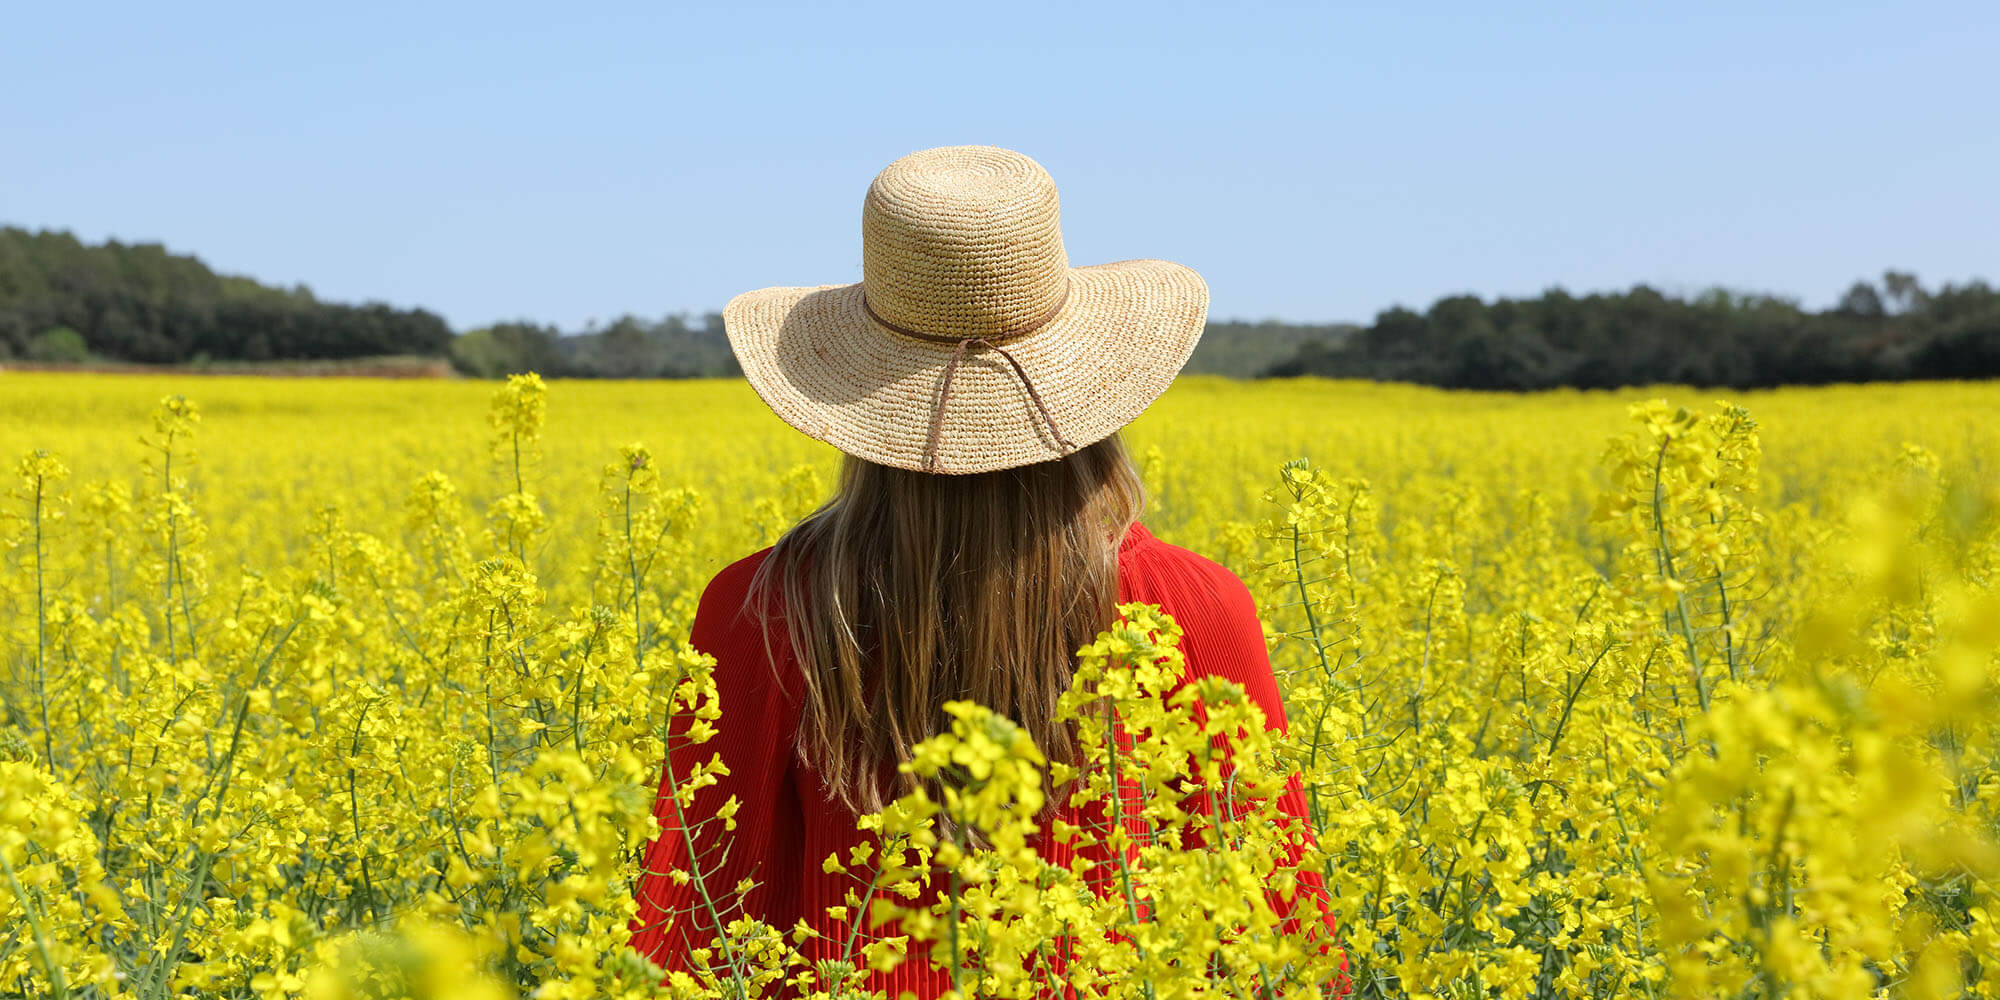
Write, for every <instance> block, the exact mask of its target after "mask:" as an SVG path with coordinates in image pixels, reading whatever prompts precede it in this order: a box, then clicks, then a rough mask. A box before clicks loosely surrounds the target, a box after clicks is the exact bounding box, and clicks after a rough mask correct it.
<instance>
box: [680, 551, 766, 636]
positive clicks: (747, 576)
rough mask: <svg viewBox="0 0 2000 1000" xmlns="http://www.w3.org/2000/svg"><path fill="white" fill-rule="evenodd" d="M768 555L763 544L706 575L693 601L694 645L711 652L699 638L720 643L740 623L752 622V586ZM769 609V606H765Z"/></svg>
mask: <svg viewBox="0 0 2000 1000" xmlns="http://www.w3.org/2000/svg"><path fill="white" fill-rule="evenodd" d="M770 557H771V548H770V547H768V546H767V547H765V548H762V549H758V550H757V551H755V552H752V553H750V554H749V555H747V556H744V557H743V558H741V559H738V560H736V561H735V562H732V563H730V564H729V565H727V566H724V567H723V568H722V569H721V570H720V571H719V572H717V573H716V574H715V575H714V576H712V577H710V578H709V581H708V583H707V585H706V586H704V587H703V588H702V591H701V599H700V601H699V602H698V603H697V604H696V605H695V615H694V634H695V638H696V640H697V641H696V643H695V645H696V646H697V648H702V649H703V651H704V652H709V653H714V652H716V650H714V649H711V648H707V647H706V646H704V645H703V643H702V642H701V641H700V640H702V639H707V640H708V645H710V646H714V645H720V644H721V642H720V640H726V638H727V637H730V636H734V635H739V634H741V633H742V629H741V627H740V626H742V625H745V624H749V623H752V622H753V621H754V620H755V618H756V616H754V615H752V614H751V597H752V590H753V589H754V587H755V584H756V580H757V571H758V570H759V569H761V568H762V567H763V565H764V561H765V560H767V559H769V558H770ZM767 610H770V609H767Z"/></svg>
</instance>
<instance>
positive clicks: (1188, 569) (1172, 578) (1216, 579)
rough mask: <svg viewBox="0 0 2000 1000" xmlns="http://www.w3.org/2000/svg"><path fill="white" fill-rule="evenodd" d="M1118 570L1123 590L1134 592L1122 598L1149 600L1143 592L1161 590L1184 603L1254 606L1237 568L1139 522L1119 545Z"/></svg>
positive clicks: (1248, 589) (1160, 591)
mask: <svg viewBox="0 0 2000 1000" xmlns="http://www.w3.org/2000/svg"><path fill="white" fill-rule="evenodd" d="M1118 569H1119V577H1120V580H1121V584H1123V586H1122V587H1121V589H1129V590H1131V591H1133V596H1131V597H1121V600H1145V597H1144V596H1141V595H1143V594H1149V593H1160V594H1163V595H1167V596H1172V597H1175V598H1177V599H1179V601H1180V602H1181V603H1187V602H1189V601H1202V602H1206V601H1211V600H1221V601H1224V602H1226V603H1229V604H1232V605H1240V606H1241V607H1243V608H1244V609H1246V610H1247V609H1249V608H1250V606H1251V599H1250V588H1249V587H1248V586H1246V585H1245V584H1244V583H1243V579H1242V578H1241V577H1239V576H1237V575H1236V573H1235V571H1233V570H1231V569H1230V568H1229V567H1227V566H1224V565H1223V564H1221V563H1219V562H1216V561H1215V560H1214V559H1211V558H1209V557H1208V556H1205V555H1202V554H1201V553H1199V552H1196V551H1194V550H1193V549H1189V548H1183V547H1182V546H1179V545H1175V544H1174V543H1172V542H1169V541H1167V540H1166V539H1163V538H1160V537H1159V536H1157V535H1154V534H1153V533H1152V532H1151V531H1148V530H1147V529H1146V528H1145V527H1143V526H1141V525H1139V524H1136V523H1135V524H1134V525H1133V526H1132V533H1131V534H1128V535H1127V536H1126V539H1125V543H1124V544H1123V545H1121V546H1120V547H1119V550H1118ZM1149 603H1158V602H1149Z"/></svg>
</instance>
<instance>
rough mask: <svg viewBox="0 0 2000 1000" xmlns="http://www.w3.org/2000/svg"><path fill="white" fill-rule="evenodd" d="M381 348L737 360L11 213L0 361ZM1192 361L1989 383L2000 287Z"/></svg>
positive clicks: (1242, 348)
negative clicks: (401, 296) (442, 309)
mask: <svg viewBox="0 0 2000 1000" xmlns="http://www.w3.org/2000/svg"><path fill="white" fill-rule="evenodd" d="M379 355H418V356H424V357H434V358H449V359H450V361H451V363H452V365H453V367H455V368H456V369H457V370H459V371H460V372H463V373H465V374H468V375H474V376H480V377H486V378H495V377H499V376H502V375H505V374H508V373H511V372H521V371H530V370H532V371H538V372H541V373H543V374H545V375H550V376H566V377H572V378H686V377H714V376H733V375H736V374H738V373H739V370H738V368H737V366H736V361H735V358H734V357H733V355H732V354H731V353H730V350H729V342H728V338H727V337H726V336H725V335H724V333H723V326H722V316H721V314H719V313H715V312H710V313H705V314H703V315H701V316H700V317H698V318H697V317H691V316H688V315H685V314H677V315H669V316H666V317H664V318H662V319H658V320H650V319H643V318H640V317H636V316H622V317H619V318H618V319H616V320H614V321H612V322H611V323H610V324H609V325H608V326H601V327H600V326H598V325H596V324H594V323H593V324H592V325H590V326H589V327H587V328H586V329H584V330H581V331H572V332H564V331H562V330H561V329H559V328H557V327H554V326H550V325H545V324H539V323H535V322H531V321H527V320H518V321H511V322H503V323H495V324H492V325H489V326H483V327H479V328H476V329H472V330H467V331H465V332H463V333H454V332H453V331H452V329H451V328H450V327H449V326H448V325H447V324H446V323H445V322H444V320H443V319H442V318H440V317H439V316H437V315H436V314H434V313H431V312H428V311H426V310H423V309H404V308H397V307H393V306H389V305H386V304H383V303H379V302H370V303H365V304H362V305H348V304H342V303H333V302H324V301H321V300H319V299H318V298H316V297H315V296H314V295H313V294H312V292H311V291H310V290H309V289H307V288H305V287H304V286H298V287H294V288H290V289H283V288H274V287H270V286H266V285H263V284H260V283H258V282H256V281H253V280H251V279H248V278H242V277H234V276H229V275H220V274H216V273H215V272H213V271H211V270H210V269H209V268H208V267H207V265H205V264H203V263H202V262H201V261H200V260H199V259H197V258H195V257H192V256H187V255H177V254H172V253H169V252H167V250H166V249H165V248H164V247H162V246H160V245H159V244H157V243H141V244H122V243H119V242H117V241H115V240H114V241H108V242H106V243H104V244H102V245H95V246H93V245H88V244H85V243H83V242H82V241H80V240H78V239H77V238H76V237H74V236H72V235H71V234H69V233H67V232H53V231H40V232H29V231H28V230H25V229H18V228H11V227H9V228H0V361H4V360H6V359H8V358H15V357H19V358H27V359H31V360H42V361H82V360H90V359H99V360H110V361H130V362H143V363H155V364H178V363H199V362H202V361H211V360H212V361H263V360H292V359H342V358H357V357H373V356H379ZM1186 370H1187V371H1188V372H1190V373H1196V374H1218V375H1228V376H1232V377H1237V378H1257V377H1266V376H1291V375H1326V376H1335V377H1344V378H1365V379H1376V380H1384V381H1401V382H1419V383H1425V384H1430V385H1439V386H1446V387H1452V388H1477V389H1544V388H1552V387H1555V386H1575V387H1580V388H1610V387H1615V386H1621V385H1638V384H1649V383H1665V382H1672V383H1683V384H1691V385H1705V386H1730V387H1737V388H1747V387H1755V386H1772V385H1783V384H1797V383H1805V384H1812V383H1824V382H1847V381H1871V380H1877V379H1919V378H1988V377H1994V376H2000V291H1996V290H1995V289H1993V288H1991V287H1989V286H1988V285H1987V284H1986V283H1985V282H1983V281H1978V280H1974V281H1969V282H1967V283H1964V284H1959V285H1954V284H1950V283H1947V284H1944V285H1942V286H1939V287H1937V288H1934V289H1928V288H1925V287H1924V286H1923V284H1922V283H1921V282H1920V281H1918V279H1917V278H1916V277H1915V276H1914V275H1910V274H1906V273H1902V272H1897V271H1890V272H1887V273H1885V274H1884V275H1883V276H1882V278H1881V279H1880V281H1879V282H1870V281H1857V282H1855V283H1854V284H1853V286H1851V287H1850V288H1849V289H1848V291H1847V293H1846V294H1845V295H1843V296H1842V297H1841V299H1840V301H1839V302H1838V303H1837V304H1835V305H1834V306H1833V307H1831V308H1828V309H1824V310H1818V311H1814V310H1809V309H1806V308H1804V307H1802V306H1801V305H1799V304H1798V303H1797V302H1796V301H1794V300H1791V299H1786V298H1781V297H1778V296H1773V295H1762V294H1745V293H1741V292H1735V291H1730V290H1726V289H1711V290H1709V291H1706V292H1703V293H1700V294H1698V295H1695V296H1692V297H1678V296H1673V295H1668V294H1665V293H1663V292H1661V291H1659V290H1657V289H1654V288H1651V287H1649V286H1646V285H1637V286H1634V287H1633V288H1632V289H1630V290H1629V291H1623V292H1609V293H1600V294H1589V295H1581V296H1579V295H1572V294H1570V293H1569V292H1567V291H1564V290H1562V289H1560V288H1556V289H1550V290H1549V291H1546V292H1544V293H1542V294H1541V295H1540V296H1538V297H1535V298H1520V299H1513V298H1498V299H1495V300H1493V301H1492V302H1490V303H1489V302H1487V301H1485V300H1483V299H1480V298H1478V297H1476V296H1471V295H1453V296H1446V297H1444V298H1441V299H1439V300H1437V301H1436V302H1435V303H1432V304H1431V306H1430V307H1429V308H1428V309H1425V310H1424V311H1422V312H1418V311H1416V310H1412V309H1408V308H1404V307H1401V306H1398V307H1395V308H1391V309H1387V310H1384V311H1382V312H1381V313H1378V314H1377V315H1376V316H1375V319H1374V321H1373V322H1371V323H1368V324H1365V325H1362V324H1344V323H1333V324H1299V323H1280V322H1277V321H1269V320H1267V321H1264V322H1260V323H1252V322H1244V321H1238V320H1216V321H1211V322H1210V323H1209V324H1208V328H1207V330H1206V331H1205V332H1204V334H1203V336H1202V339H1201V342H1200V343H1199V345H1198V346H1197V347H1196V349H1195V353H1194V356H1193V357H1192V358H1191V359H1190V360H1189V362H1188V365H1187V369H1186Z"/></svg>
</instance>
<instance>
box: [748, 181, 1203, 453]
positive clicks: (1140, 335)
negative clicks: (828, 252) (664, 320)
mask: <svg viewBox="0 0 2000 1000" xmlns="http://www.w3.org/2000/svg"><path fill="white" fill-rule="evenodd" d="M1059 215H1060V212H1059V209H1058V206H1057V202H1056V186H1055V182H1054V181H1053V180H1052V179H1050V177H1049V174H1048V171H1046V170H1043V169H1042V166H1041V164H1039V163H1036V162H1035V161H1034V160H1031V159H1029V158H1028V157H1026V156H1023V155H1021V154H1020V153H1016V152H1013V151H1012V150H1006V149H999V148H996V147H993V146H947V147H943V148H939V149H926V150H922V151H919V152H915V153H911V154H910V155H908V156H905V157H903V158H902V159H900V160H897V161H896V162H894V163H891V164H889V166H888V167H886V168H884V169H883V171H882V172H881V173H880V174H878V175H877V176H876V178H875V181H874V183H872V184H870V185H869V187H868V196H867V199H866V200H865V201H864V202H863V203H862V209H861V252H862V280H861V281H860V282H858V283H855V284H848V285H819V286H812V287H778V288H763V289H759V290H757V291H754V292H745V293H743V294H741V295H738V296H737V297H736V298H734V299H732V300H730V302H729V305H728V306H727V307H726V308H725V309H724V310H723V314H722V315H723V321H724V326H725V328H726V329H727V331H728V334H729V345H730V347H731V349H733V350H734V351H735V352H736V358H737V361H738V362H739V363H741V365H742V366H743V374H744V375H745V376H746V377H747V378H748V379H749V380H750V384H751V385H752V386H753V387H755V388H756V390H757V394H758V395H759V396H761V397H763V399H764V402H765V403H766V404H768V405H769V406H770V407H771V410H772V411H773V412H775V413H777V415H778V416H779V417H781V418H783V419H784V421H785V422H786V423H788V424H791V425H792V426H793V427H796V428H798V429H799V430H801V431H804V432H805V433H806V434H808V435H810V436H812V437H815V438H818V439H819V440H821V441H825V442H826V443H828V444H831V445H833V446H834V447H835V448H838V449H840V450H841V451H843V452H846V453H847V454H850V455H854V456H856V457H859V458H864V459H867V460H869V461H872V462H876V463H879V464H882V465H889V466H894V467H896V468H901V469H913V470H919V471H927V472H936V473H971V472H989V471H992V470H995V469H1007V468H1012V467H1015V466H1020V465H1027V464H1029V463H1032V462H1044V461H1048V460H1051V459H1055V458H1060V457H1062V456H1063V455H1065V454H1068V453H1070V452H1073V451H1075V450H1077V449H1079V448H1082V447H1084V446H1085V445H1089V444H1092V443H1094V442H1097V441H1100V440H1103V439H1104V438H1106V437H1108V436H1110V435H1111V433H1112V432H1114V431H1116V430H1118V429H1119V428H1120V427H1123V426H1125V425H1126V424H1127V423H1130V422H1131V421H1132V419H1133V418H1134V417H1137V416H1138V415H1139V413H1140V411H1142V410H1144V409H1145V408H1146V407H1147V405H1149V404H1150V403H1152V401H1153V400H1154V399H1156V398H1158V397H1159V395H1160V393H1162V392H1164V391H1165V390H1166V388H1167V384H1168V383H1169V382H1171V381H1173V378H1174V375H1175V374H1176V373H1178V372H1179V371H1180V369H1181V366H1182V365H1184V364H1186V363H1187V359H1188V355H1189V354H1190V353H1192V352H1193V351H1194V345H1195V341H1196V340H1198V339H1200V337H1201V331H1202V326H1203V324H1204V322H1205V321H1206V320H1207V317H1208V286H1207V284H1206V283H1204V282H1203V281H1202V279H1201V276H1200V275H1199V274H1196V273H1195V272H1194V271H1193V270H1192V269H1190V268H1187V267H1184V266H1182V265H1180V264H1175V263H1172V262H1169V261H1164V260H1126V261H1119V262H1117V263H1111V264H1093V265H1088V266H1084V267H1071V266H1070V263H1069V256H1068V255H1067V254H1066V253H1064V251H1063V240H1062V230H1061V227H1060V224H1059V222H1060V220H1059Z"/></svg>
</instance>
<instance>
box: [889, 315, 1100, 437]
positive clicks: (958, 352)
mask: <svg viewBox="0 0 2000 1000" xmlns="http://www.w3.org/2000/svg"><path fill="white" fill-rule="evenodd" d="M1067 301H1069V283H1068V282H1064V283H1063V290H1062V294H1061V295H1059V296H1057V297H1056V304H1055V305H1054V306H1052V307H1050V309H1049V310H1048V311H1047V312H1045V313H1043V314H1041V315H1040V316H1037V317H1035V318H1034V319H1032V320H1030V321H1028V322H1027V323H1024V324H1022V325H1021V326H1017V327H1015V328H1013V329H1011V330H1003V331H1001V332H999V333H996V334H993V335H992V336H990V337H941V336H938V335H937V334H934V333H924V332H922V331H920V330H912V329H909V328H908V327H902V326H897V325H896V324H894V323H891V322H889V321H888V320H885V319H883V318H882V317H881V316H878V315H876V313H875V309H874V308H873V307H872V306H870V305H869V304H868V293H867V292H863V293H862V294H861V309H862V311H864V312H866V313H867V314H868V318H869V319H872V320H874V321H875V322H877V323H880V324H881V325H882V326H883V327H884V328H886V329H889V330H893V331H895V332H896V333H900V334H902V335H903V336H905V337H914V338H916V339H917V340H927V341H930V342H931V343H934V344H956V345H958V346H957V348H956V349H955V350H953V351H952V352H951V360H950V361H947V362H945V366H944V384H943V385H941V386H939V387H938V394H937V402H936V403H935V404H933V405H932V407H931V434H930V440H929V442H927V443H926V444H925V445H924V471H925V472H936V471H937V448H938V437H939V435H940V434H941V433H943V431H944V405H945V401H946V400H947V399H950V398H951V380H952V377H953V376H954V375H956V374H958V366H959V363H960V362H962V361H964V360H965V352H966V351H967V350H968V349H969V348H973V347H984V348H988V349H990V350H991V351H992V352H993V353H995V354H998V355H1000V356H1001V357H1003V358H1005V359H1007V364H1008V365H1009V366H1010V367H1012V368H1013V369H1014V376H1015V377H1016V378H1019V379H1020V380H1021V387H1022V388H1024V389H1026V390H1028V399H1029V401H1031V402H1033V403H1034V404H1035V410H1036V412H1038V413H1040V414H1041V415H1042V422H1043V423H1046V424H1048V426H1049V436H1050V437H1052V438H1054V439H1055V442H1056V444H1057V445H1059V446H1060V452H1061V454H1063V455H1068V454H1069V453H1070V452H1071V451H1073V450H1074V449H1075V445H1072V444H1070V443H1069V440H1068V439H1067V438H1064V437H1063V436H1062V431H1061V430H1060V429H1059V428H1057V427H1056V418H1055V417H1053V416H1051V415H1050V414H1049V408H1048V407H1047V406H1046V405H1044V404H1043V403H1042V394H1041V393H1040V392H1037V391H1035V382H1034V380H1033V379H1030V378H1029V377H1028V372H1027V370H1026V369H1024V368H1022V367H1021V362H1019V361H1017V360H1015V358H1014V355H1012V354H1010V353H1008V352H1007V349H1006V348H1003V347H1001V346H1000V344H999V343H998V342H999V341H1003V340H1012V339H1014V338H1015V337H1019V336H1022V335H1023V334H1028V333H1033V332H1034V331H1036V330H1039V329H1041V328H1042V327H1044V326H1047V325H1048V323H1049V321H1050V320H1052V319H1055V318H1056V314H1057V313H1059V312H1061V311H1062V307H1063V304H1064V303H1065V302H1067Z"/></svg>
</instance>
